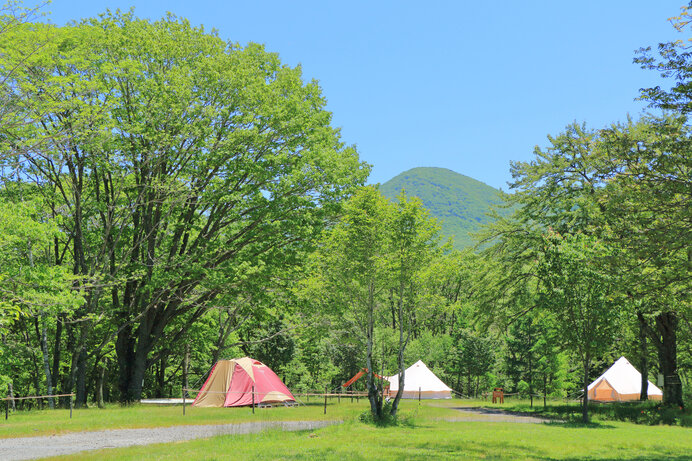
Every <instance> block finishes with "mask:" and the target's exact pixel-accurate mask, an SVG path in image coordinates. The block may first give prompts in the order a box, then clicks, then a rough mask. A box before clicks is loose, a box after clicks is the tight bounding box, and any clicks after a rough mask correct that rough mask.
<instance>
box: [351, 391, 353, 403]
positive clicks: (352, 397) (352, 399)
mask: <svg viewBox="0 0 692 461" xmlns="http://www.w3.org/2000/svg"><path fill="white" fill-rule="evenodd" d="M351 403H353V391H351Z"/></svg>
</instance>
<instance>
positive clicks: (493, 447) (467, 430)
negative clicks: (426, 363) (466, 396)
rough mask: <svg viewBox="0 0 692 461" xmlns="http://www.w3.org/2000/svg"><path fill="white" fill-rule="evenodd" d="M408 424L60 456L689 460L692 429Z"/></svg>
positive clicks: (427, 420) (422, 419)
mask: <svg viewBox="0 0 692 461" xmlns="http://www.w3.org/2000/svg"><path fill="white" fill-rule="evenodd" d="M422 408H423V409H422V411H420V412H419V416H417V417H415V418H413V421H412V424H411V425H403V426H398V427H387V428H378V427H374V426H370V425H366V424H362V423H359V422H357V421H354V420H351V421H348V422H346V423H344V424H341V425H336V426H330V427H327V428H324V429H320V430H316V431H303V432H299V433H288V432H279V431H267V432H263V433H258V434H249V435H239V436H219V437H214V438H211V439H203V440H195V441H190V442H181V443H174V444H161V445H148V446H144V447H131V448H124V449H114V450H100V451H95V452H88V453H83V454H80V455H73V456H70V457H63V458H55V459H78V460H91V459H113V460H136V459H143V458H148V459H157V460H158V459H162V460H168V459H171V460H173V459H205V460H215V459H219V460H220V459H250V458H252V459H327V460H330V459H334V460H344V459H349V460H351V459H382V460H389V459H414V460H416V459H419V460H428V459H460V458H471V459H567V460H569V459H606V460H608V459H609V460H616V459H617V460H623V459H641V460H643V459H672V460H689V459H692V431H690V429H687V428H680V427H669V426H638V425H634V424H631V423H620V422H613V423H600V424H594V425H592V426H589V427H583V426H579V425H573V424H567V425H565V424H513V423H490V422H489V423H483V422H461V421H460V422H447V421H441V420H436V419H435V418H436V417H430V416H427V415H428V414H430V413H432V414H436V413H437V412H436V411H434V410H433V411H430V409H431V407H427V405H423V406H422Z"/></svg>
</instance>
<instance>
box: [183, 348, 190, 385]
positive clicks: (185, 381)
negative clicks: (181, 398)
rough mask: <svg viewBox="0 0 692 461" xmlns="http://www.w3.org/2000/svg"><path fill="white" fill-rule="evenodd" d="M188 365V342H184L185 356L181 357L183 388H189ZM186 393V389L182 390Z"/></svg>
mask: <svg viewBox="0 0 692 461" xmlns="http://www.w3.org/2000/svg"><path fill="white" fill-rule="evenodd" d="M189 367H190V343H189V342H186V343H185V356H184V357H183V389H189V388H190V383H189V380H188V374H187V371H188V368H189ZM183 392H185V394H187V390H185V391H183Z"/></svg>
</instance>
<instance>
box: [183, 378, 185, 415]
mask: <svg viewBox="0 0 692 461" xmlns="http://www.w3.org/2000/svg"><path fill="white" fill-rule="evenodd" d="M183 416H185V384H183Z"/></svg>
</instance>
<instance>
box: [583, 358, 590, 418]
mask: <svg viewBox="0 0 692 461" xmlns="http://www.w3.org/2000/svg"><path fill="white" fill-rule="evenodd" d="M590 361H591V357H589V355H588V354H587V355H586V357H585V358H584V362H583V365H584V400H583V402H582V407H581V420H582V422H583V423H588V422H589V366H590Z"/></svg>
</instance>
